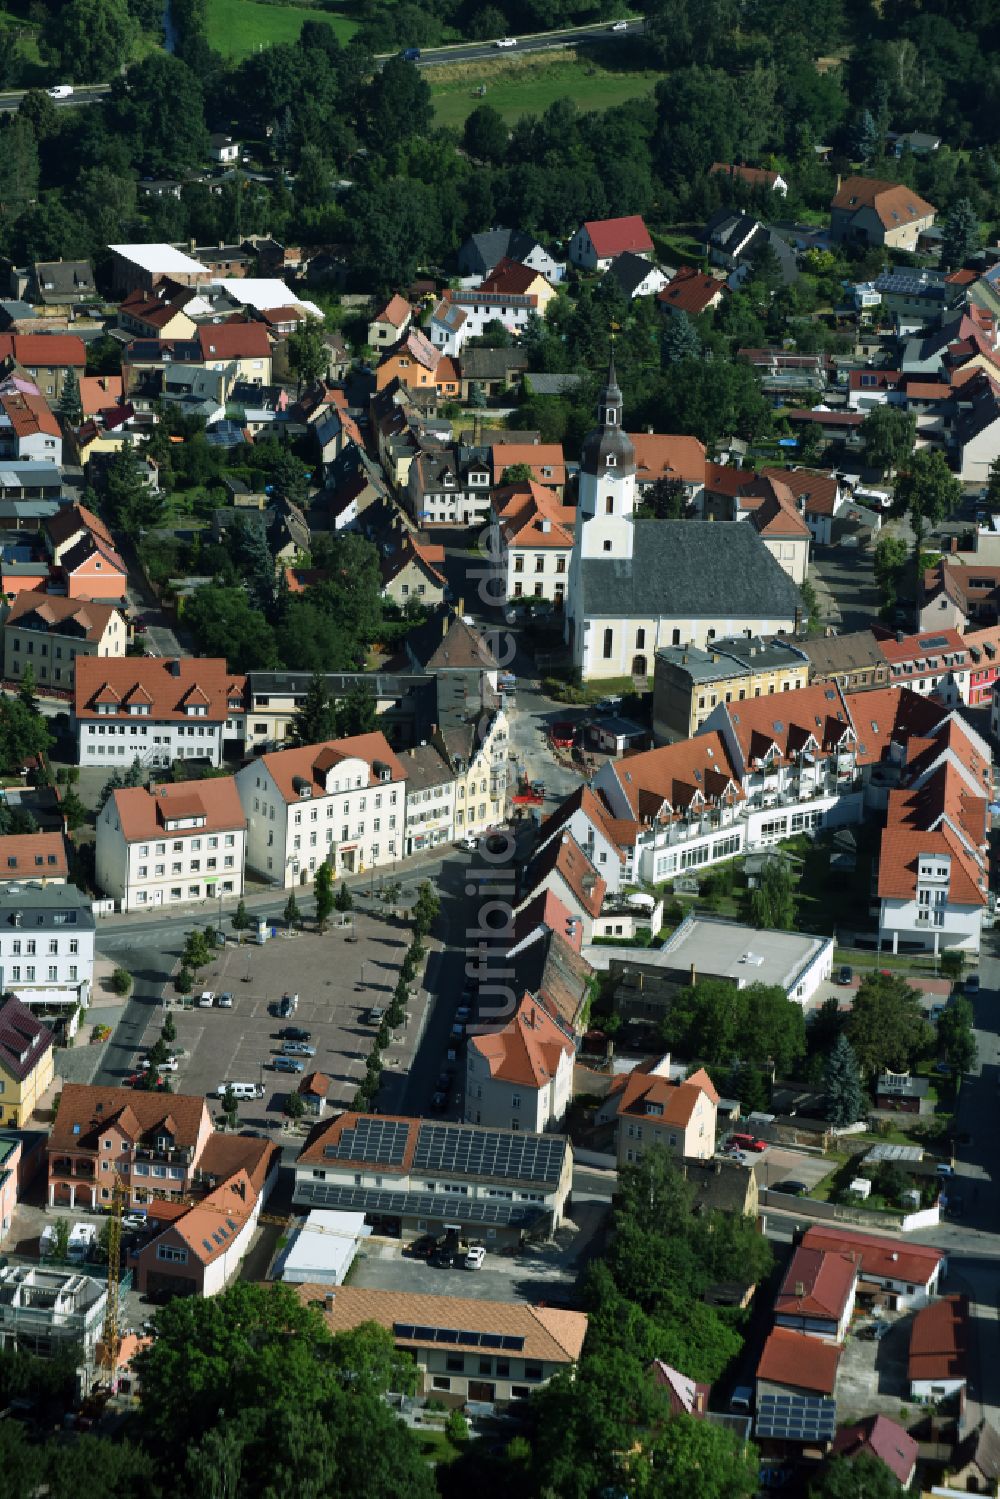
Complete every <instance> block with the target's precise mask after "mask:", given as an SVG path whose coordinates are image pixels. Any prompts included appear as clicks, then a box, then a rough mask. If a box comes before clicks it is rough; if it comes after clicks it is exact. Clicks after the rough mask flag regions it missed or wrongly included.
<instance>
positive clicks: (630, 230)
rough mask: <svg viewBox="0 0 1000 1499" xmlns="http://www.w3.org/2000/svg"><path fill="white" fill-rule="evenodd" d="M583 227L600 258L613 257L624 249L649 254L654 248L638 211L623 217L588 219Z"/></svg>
mask: <svg viewBox="0 0 1000 1499" xmlns="http://www.w3.org/2000/svg"><path fill="white" fill-rule="evenodd" d="M583 227H584V228H585V229H586V231H587V233H588V234H589V235H590V242H591V244H592V245H593V246H594V249H595V251H596V252H597V256H598V259H599V260H608V259H613V258H614V256H616V255H621V253H622V251H623V250H631V251H632V252H633V253H634V254H636V255H642V254H649V252H650V251H651V250H652V248H653V241H652V240H651V239H650V236H649V230H648V229H647V228H646V225H645V224H644V223H643V220H642V215H641V214H638V213H633V214H629V215H628V216H627V217H626V218H621V219H587V220H586V221H585V223H584V226H583Z"/></svg>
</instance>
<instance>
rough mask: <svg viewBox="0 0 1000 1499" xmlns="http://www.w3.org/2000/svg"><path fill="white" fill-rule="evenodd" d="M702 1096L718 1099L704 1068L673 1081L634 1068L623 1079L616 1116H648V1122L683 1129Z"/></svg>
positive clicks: (710, 1099)
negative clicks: (681, 1079)
mask: <svg viewBox="0 0 1000 1499" xmlns="http://www.w3.org/2000/svg"><path fill="white" fill-rule="evenodd" d="M702 1095H704V1096H705V1097H706V1098H707V1099H708V1100H709V1102H710V1103H713V1104H718V1102H719V1095H718V1093H717V1092H716V1091H715V1087H714V1086H713V1083H712V1079H711V1078H710V1077H709V1075H708V1073H707V1072H706V1071H705V1069H704V1068H703V1067H699V1068H698V1069H697V1071H696V1072H692V1073H691V1076H690V1077H687V1078H684V1079H683V1081H681V1082H676V1083H675V1082H673V1081H672V1079H671V1078H669V1077H663V1076H661V1075H660V1074H659V1073H655V1072H644V1071H643V1070H642V1069H641V1068H638V1067H636V1068H634V1069H633V1070H632V1071H631V1072H630V1073H629V1074H628V1076H627V1078H626V1079H625V1080H624V1083H623V1086H622V1091H621V1097H620V1098H619V1100H618V1117H619V1119H621V1118H623V1117H626V1116H629V1117H631V1118H633V1119H634V1118H643V1119H645V1118H648V1119H649V1122H650V1123H651V1124H665V1125H674V1126H676V1128H678V1129H686V1128H687V1126H688V1125H689V1124H690V1123H691V1118H692V1115H693V1114H694V1111H695V1109H696V1108H697V1107H698V1100H699V1099H700V1098H701V1097H702Z"/></svg>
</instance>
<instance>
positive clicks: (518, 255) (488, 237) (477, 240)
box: [458, 229, 538, 275]
mask: <svg viewBox="0 0 1000 1499" xmlns="http://www.w3.org/2000/svg"><path fill="white" fill-rule="evenodd" d="M537 243H538V241H537V240H536V239H535V237H534V235H532V234H525V232H524V230H523V229H487V230H484V232H483V233H482V234H470V235H469V238H468V239H467V240H466V241H465V244H464V245H463V246H462V248H461V249H460V250H459V252H458V258H459V263H460V264H463V265H465V266H466V267H467V269H468V270H469V272H470V273H472V274H475V273H476V272H477V271H478V272H480V273H481V274H483V275H486V273H487V272H488V271H491V270H492V269H493V267H494V266H495V265H496V264H497V263H498V262H499V261H501V260H503V258H504V256H508V257H509V258H510V259H511V260H520V259H522V257H523V256H525V255H529V254H530V253H531V251H532V250H533V249H534V247H535V245H536V244H537Z"/></svg>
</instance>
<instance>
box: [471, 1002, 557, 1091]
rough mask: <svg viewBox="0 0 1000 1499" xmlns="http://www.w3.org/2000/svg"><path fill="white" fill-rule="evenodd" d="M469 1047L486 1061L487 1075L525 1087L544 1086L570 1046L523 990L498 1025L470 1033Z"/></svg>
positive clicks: (552, 1021) (545, 1014)
mask: <svg viewBox="0 0 1000 1499" xmlns="http://www.w3.org/2000/svg"><path fill="white" fill-rule="evenodd" d="M469 1049H470V1051H474V1052H475V1053H476V1054H477V1055H478V1056H480V1057H482V1058H483V1060H484V1061H486V1062H487V1063H488V1064H489V1069H490V1077H491V1078H492V1079H494V1080H495V1081H498V1082H504V1083H513V1084H516V1085H518V1086H520V1087H525V1088H535V1089H541V1088H547V1087H548V1086H549V1084H550V1083H551V1081H552V1079H553V1078H554V1077H555V1075H556V1073H557V1071H558V1069H559V1062H560V1059H561V1058H562V1057H563V1056H572V1054H573V1047H572V1045H571V1044H570V1041H569V1039H568V1038H567V1037H566V1036H565V1035H564V1034H563V1032H562V1031H561V1030H560V1029H559V1027H558V1026H557V1025H556V1023H555V1021H554V1020H553V1019H552V1018H551V1016H550V1015H548V1014H547V1013H546V1011H545V1010H544V1009H543V1008H542V1006H540V1005H538V1004H536V1003H535V1001H534V1000H533V999H532V998H531V995H530V994H525V995H524V996H523V998H522V999H521V1002H520V1004H519V1005H518V1007H517V1009H516V1011H515V1012H514V1014H513V1016H512V1017H511V1019H510V1020H508V1021H507V1023H506V1025H504V1026H503V1027H502V1028H501V1029H499V1030H495V1031H489V1032H486V1033H484V1034H482V1035H478V1036H473V1037H471V1038H470V1040H469Z"/></svg>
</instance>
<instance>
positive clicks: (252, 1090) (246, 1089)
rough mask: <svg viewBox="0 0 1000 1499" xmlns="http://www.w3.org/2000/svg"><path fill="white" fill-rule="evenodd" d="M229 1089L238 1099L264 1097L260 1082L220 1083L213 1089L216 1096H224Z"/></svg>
mask: <svg viewBox="0 0 1000 1499" xmlns="http://www.w3.org/2000/svg"><path fill="white" fill-rule="evenodd" d="M230 1089H231V1090H232V1093H233V1096H234V1097H235V1098H239V1099H244V1100H245V1099H248V1098H263V1097H264V1089H263V1087H262V1086H261V1084H260V1083H220V1084H219V1086H218V1087H217V1088H216V1090H215V1094H216V1097H217V1098H225V1096H226V1094H227V1092H229V1091H230Z"/></svg>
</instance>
